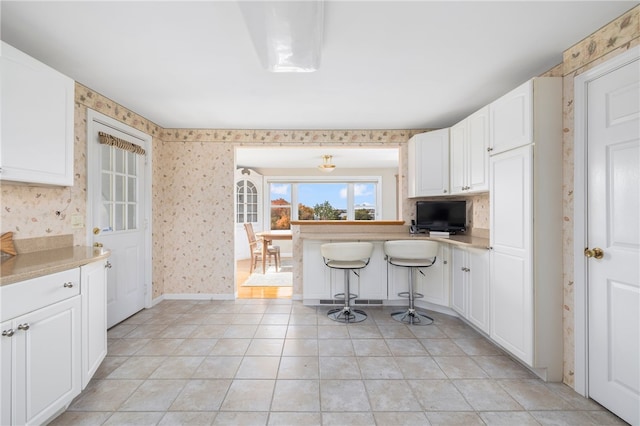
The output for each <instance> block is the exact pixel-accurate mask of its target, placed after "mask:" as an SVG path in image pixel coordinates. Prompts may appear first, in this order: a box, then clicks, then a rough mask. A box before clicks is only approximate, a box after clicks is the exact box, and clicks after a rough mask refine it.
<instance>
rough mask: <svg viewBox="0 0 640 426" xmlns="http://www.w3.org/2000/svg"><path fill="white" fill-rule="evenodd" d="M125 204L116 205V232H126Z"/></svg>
mask: <svg viewBox="0 0 640 426" xmlns="http://www.w3.org/2000/svg"><path fill="white" fill-rule="evenodd" d="M124 206H125V205H124V204H116V205H115V211H116V231H124V230H125V229H126V228H125V223H124Z"/></svg>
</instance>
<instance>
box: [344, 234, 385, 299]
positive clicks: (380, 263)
mask: <svg viewBox="0 0 640 426" xmlns="http://www.w3.org/2000/svg"><path fill="white" fill-rule="evenodd" d="M385 264H386V261H385V258H384V248H383V242H382V241H374V242H373V253H372V254H371V259H370V260H369V264H368V265H367V266H366V267H365V268H363V269H361V270H360V271H359V272H358V273H359V274H360V279H358V283H359V286H358V294H359V298H360V299H386V298H387V270H386V265H385ZM353 278H355V277H354V276H353V275H352V277H351V282H352V283H353V282H354V279H353ZM352 288H353V287H352Z"/></svg>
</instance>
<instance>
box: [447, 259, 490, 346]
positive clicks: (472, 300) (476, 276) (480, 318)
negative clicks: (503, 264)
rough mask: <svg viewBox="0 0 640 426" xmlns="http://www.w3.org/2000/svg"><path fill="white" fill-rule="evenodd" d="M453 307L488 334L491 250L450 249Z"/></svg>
mask: <svg viewBox="0 0 640 426" xmlns="http://www.w3.org/2000/svg"><path fill="white" fill-rule="evenodd" d="M451 308H452V309H453V310H454V311H456V312H458V313H459V314H460V315H462V316H463V317H464V318H465V319H466V320H468V321H469V322H470V323H472V324H473V325H475V326H476V327H478V328H479V329H480V330H482V331H484V332H486V333H489V251H488V250H481V249H467V248H460V247H452V248H451Z"/></svg>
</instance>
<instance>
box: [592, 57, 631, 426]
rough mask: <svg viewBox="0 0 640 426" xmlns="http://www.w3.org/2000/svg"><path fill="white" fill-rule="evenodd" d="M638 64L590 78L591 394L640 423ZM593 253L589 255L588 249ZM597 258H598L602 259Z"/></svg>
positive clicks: (621, 414)
mask: <svg viewBox="0 0 640 426" xmlns="http://www.w3.org/2000/svg"><path fill="white" fill-rule="evenodd" d="M639 76H640V61H639V60H638V59H637V58H636V60H635V61H633V62H631V63H629V64H627V65H625V66H624V67H621V68H618V69H616V70H614V71H612V72H609V73H608V74H604V75H603V76H601V77H599V78H596V79H594V80H592V81H591V82H589V84H588V91H587V94H588V95H587V96H588V98H587V114H588V115H587V117H588V118H587V123H588V124H587V156H588V175H587V180H588V182H587V188H588V190H587V194H588V200H587V203H588V212H589V213H588V224H587V227H588V229H587V244H588V247H589V248H590V249H592V250H593V249H595V248H598V249H601V250H602V251H603V256H602V258H600V259H598V258H595V257H594V258H591V259H589V261H588V300H589V306H588V309H589V316H588V321H589V323H588V327H589V395H590V396H591V397H592V398H593V399H595V400H596V401H598V402H600V403H601V404H602V405H604V406H605V407H607V408H608V409H610V410H611V411H613V412H614V413H616V414H617V415H618V416H620V417H622V418H623V419H624V420H626V421H627V422H629V423H631V424H634V425H637V424H640V408H639V407H640V361H639V360H640V345H639V340H640V268H639V267H638V264H639V260H640V220H639V219H638V218H639V217H640V77H639ZM589 254H591V253H589ZM598 257H600V256H598Z"/></svg>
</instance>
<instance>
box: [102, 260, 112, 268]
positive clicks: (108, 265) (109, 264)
mask: <svg viewBox="0 0 640 426" xmlns="http://www.w3.org/2000/svg"><path fill="white" fill-rule="evenodd" d="M112 266H113V265H111V262H109V261H108V260H107V262H106V263H105V264H104V267H105V268H108V269H111V267H112Z"/></svg>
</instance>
